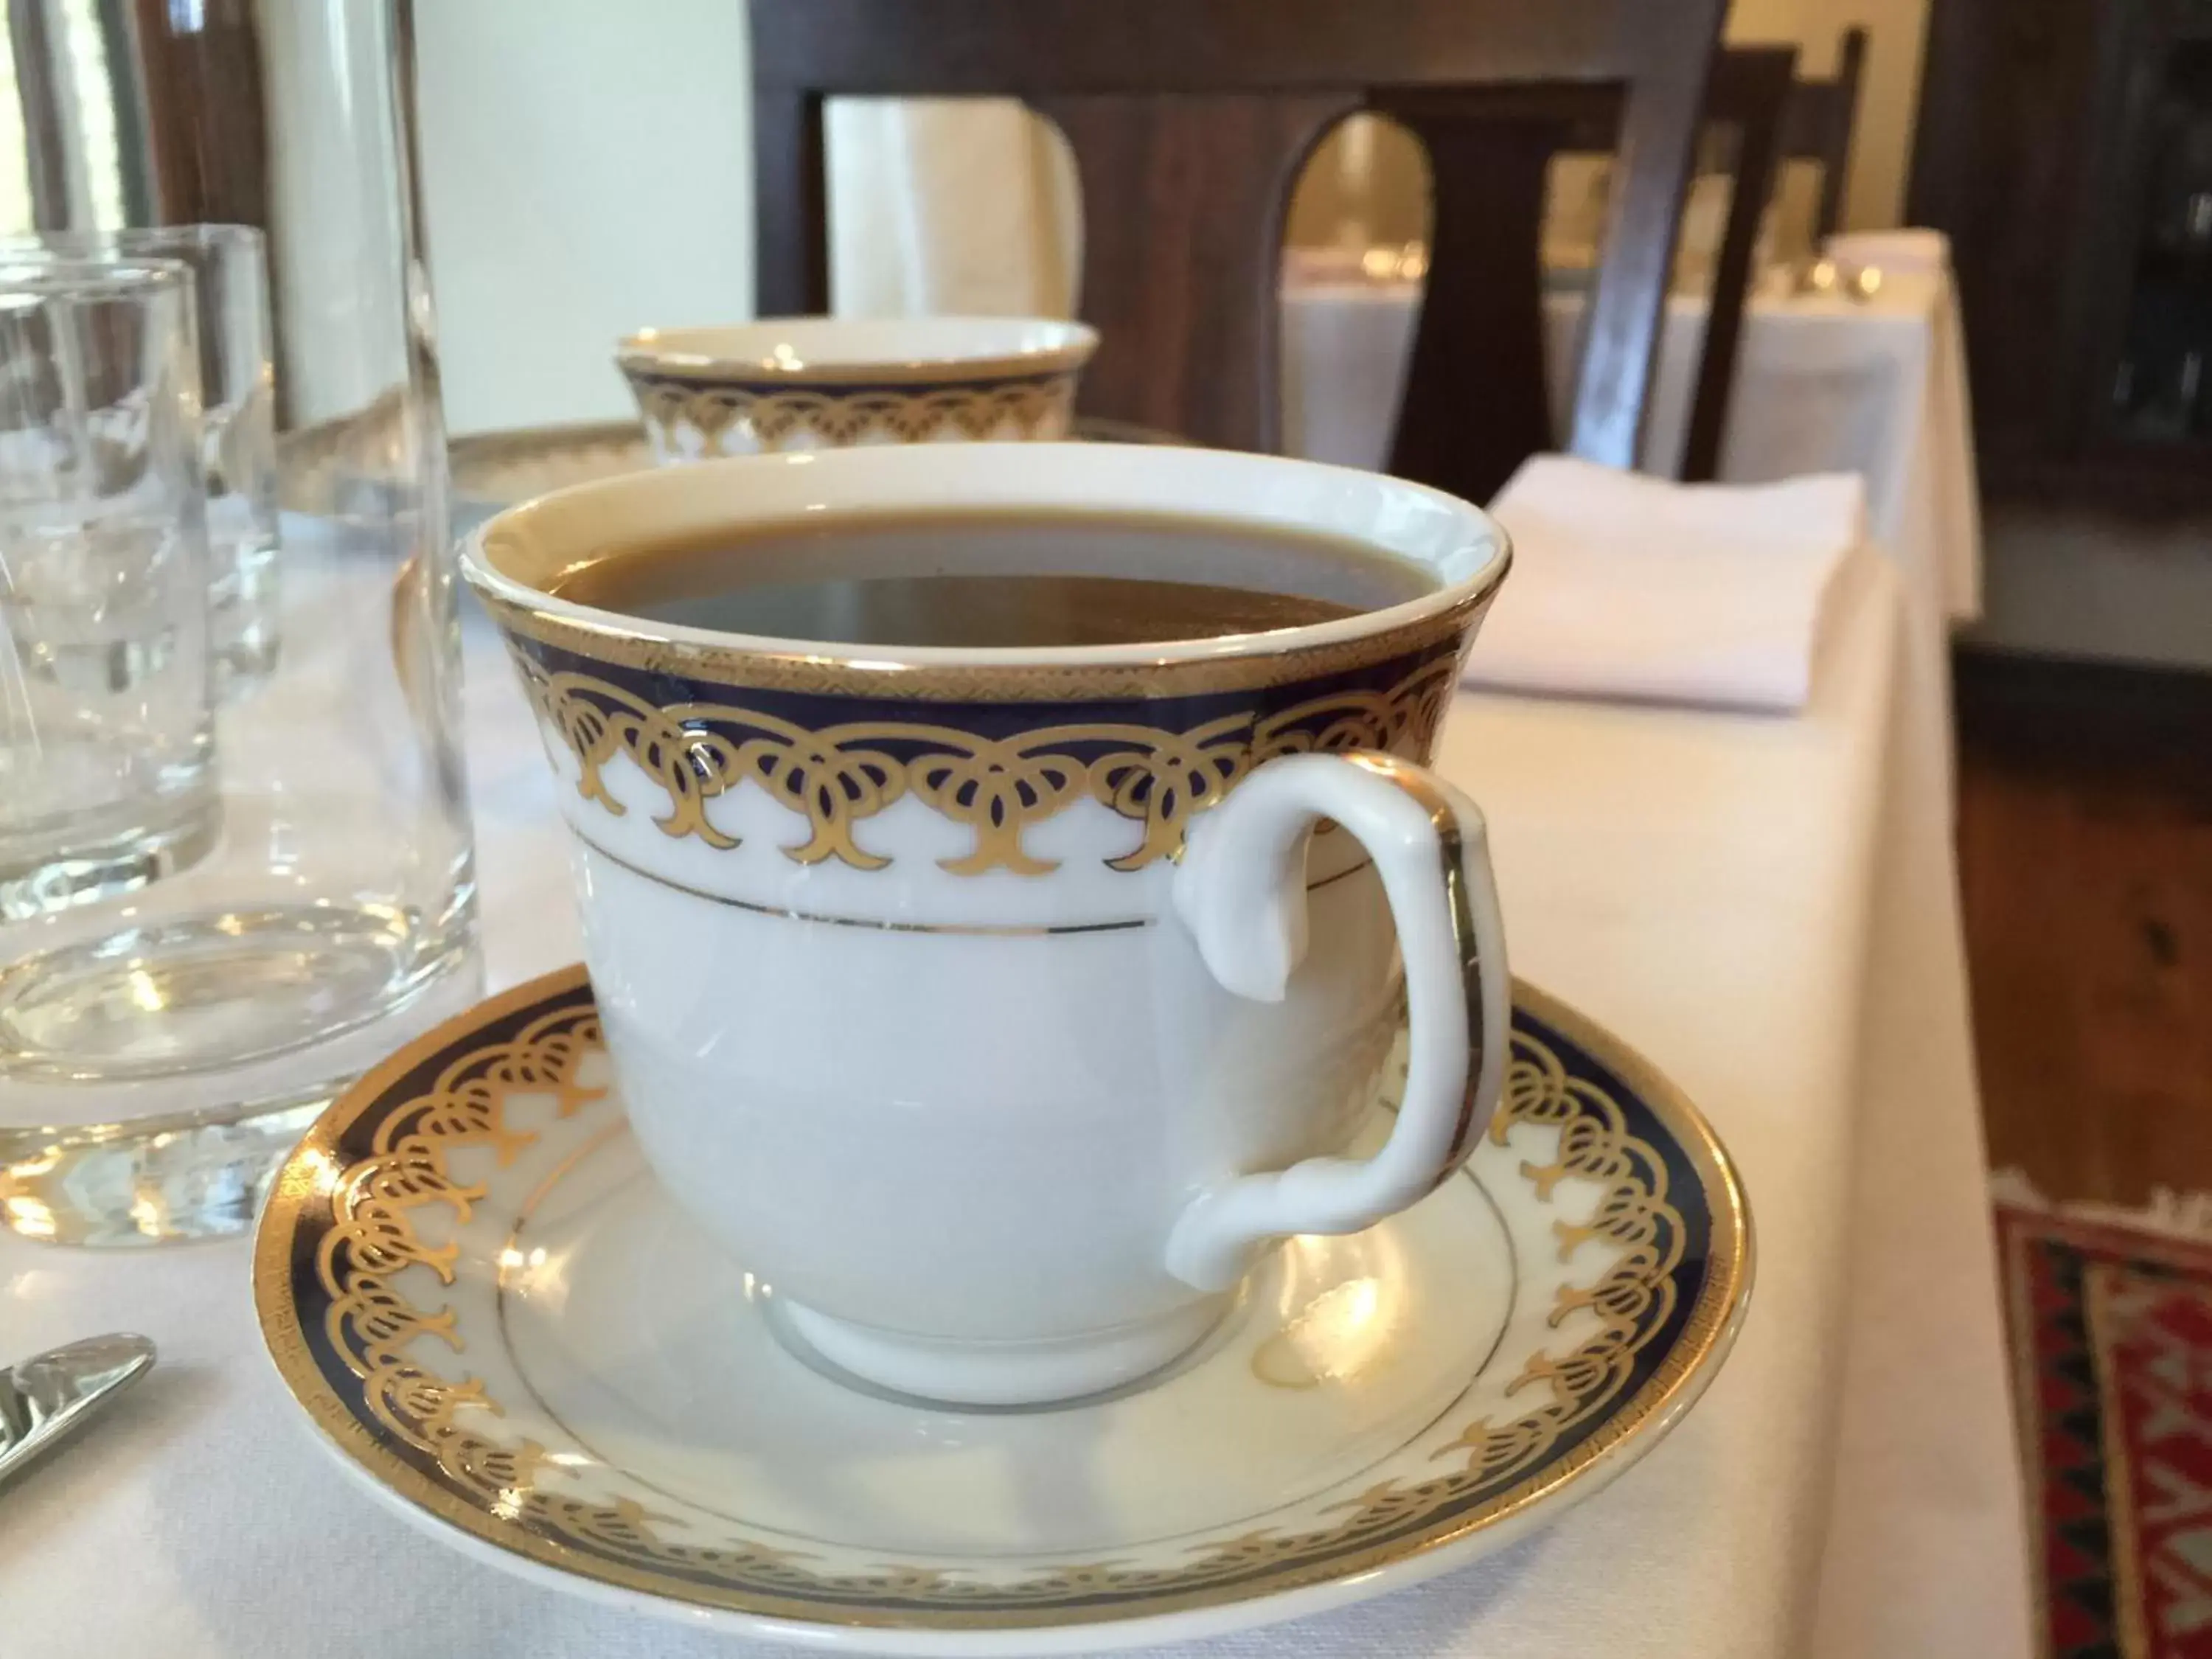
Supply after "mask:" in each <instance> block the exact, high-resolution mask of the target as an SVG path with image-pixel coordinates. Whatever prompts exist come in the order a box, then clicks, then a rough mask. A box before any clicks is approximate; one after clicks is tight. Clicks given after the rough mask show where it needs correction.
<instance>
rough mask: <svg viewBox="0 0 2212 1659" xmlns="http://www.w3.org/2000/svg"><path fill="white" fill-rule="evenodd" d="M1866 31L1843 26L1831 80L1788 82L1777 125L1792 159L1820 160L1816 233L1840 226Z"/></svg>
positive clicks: (1825, 233)
mask: <svg viewBox="0 0 2212 1659" xmlns="http://www.w3.org/2000/svg"><path fill="white" fill-rule="evenodd" d="M1867 39H1868V37H1867V32H1866V30H1864V29H1863V28H1850V29H1845V30H1844V38H1843V45H1842V46H1841V48H1840V49H1839V50H1838V53H1837V58H1836V73H1835V77H1834V79H1832V80H1828V81H1800V82H1797V83H1796V86H1794V87H1792V88H1790V107H1789V111H1788V113H1787V114H1786V116H1785V117H1784V123H1783V129H1782V153H1783V155H1784V157H1785V158H1786V159H1788V160H1790V161H1817V162H1819V163H1820V205H1819V207H1818V208H1817V209H1816V210H1814V216H1813V234H1814V236H1815V237H1816V238H1826V237H1829V236H1832V235H1834V234H1836V233H1837V232H1838V231H1839V230H1841V229H1842V228H1844V187H1845V186H1846V185H1848V184H1849V183H1850V171H1851V137H1852V135H1853V133H1854V131H1856V129H1857V126H1858V118H1859V86H1860V83H1861V82H1863V80H1864V79H1865V77H1866V60H1867Z"/></svg>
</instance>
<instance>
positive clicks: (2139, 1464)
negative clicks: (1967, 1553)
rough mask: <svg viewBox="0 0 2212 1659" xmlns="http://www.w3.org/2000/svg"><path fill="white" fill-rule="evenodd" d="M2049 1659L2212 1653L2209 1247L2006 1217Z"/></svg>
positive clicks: (2043, 1218)
mask: <svg viewBox="0 0 2212 1659" xmlns="http://www.w3.org/2000/svg"><path fill="white" fill-rule="evenodd" d="M1997 1231H1998V1238H1999V1242H2000V1244H2001V1247H2002V1251H2003V1257H2004V1264H2005V1267H2004V1272H2005V1292H2006V1299H2007V1302H2008V1307H2007V1310H2006V1312H2007V1315H2008V1320H2009V1322H2010V1325H2011V1331H2012V1349H2013V1368H2014V1369H2013V1383H2014V1389H2015V1395H2016V1398H2017V1399H2018V1401H2019V1404H2020V1413H2021V1432H2022V1438H2023V1443H2024V1444H2025V1445H2026V1446H2027V1447H2029V1448H2031V1449H2032V1455H2030V1456H2029V1458H2028V1468H2027V1480H2028V1511H2029V1514H2030V1516H2032V1517H2033V1525H2034V1526H2035V1527H2036V1528H2037V1534H2038V1536H2037V1539H2036V1547H2035V1551H2034V1558H2035V1564H2036V1568H2037V1571H2038V1572H2039V1576H2040V1578H2041V1590H2042V1595H2043V1622H2044V1631H2045V1634H2044V1638H2043V1640H2044V1649H2043V1651H2044V1653H2045V1655H2047V1656H2049V1659H2093V1656H2095V1659H2212V1245H2208V1244H2204V1243H2190V1242H2185V1241H2182V1240H2179V1239H2175V1238H2172V1237H2165V1236H2162V1235H2160V1234H2157V1233H2153V1232H2145V1231H2136V1229H2133V1228H2129V1227H2120V1226H2113V1225H2105V1224H2102V1223H2093V1222H2088V1221H2083V1220H2078V1219H2075V1218H2069V1217H2066V1216H2062V1215H2057V1214H2052V1213H2049V1212H2041V1211H2035V1210H2028V1209H2022V1208H2016V1207H2015V1206H2011V1205H2008V1204H2002V1203H2001V1204H1999V1205H1998V1206H1997Z"/></svg>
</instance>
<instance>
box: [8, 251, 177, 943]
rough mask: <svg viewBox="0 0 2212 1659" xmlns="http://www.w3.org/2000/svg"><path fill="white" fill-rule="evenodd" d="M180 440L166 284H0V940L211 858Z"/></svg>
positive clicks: (114, 278) (12, 271) (63, 280)
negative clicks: (6, 927)
mask: <svg viewBox="0 0 2212 1659" xmlns="http://www.w3.org/2000/svg"><path fill="white" fill-rule="evenodd" d="M199 435H200V413H199V366H198V363H197V358H196V354H195V352H194V350H193V346H192V301H191V277H190V276H189V275H188V273H187V272H186V271H185V269H184V268H183V267H182V266H180V265H177V264H82V263H75V262H68V261H55V262H45V261H42V262H40V263H39V264H33V265H27V266H0V922H7V921H21V920H25V919H27V918H30V917H33V916H37V915H42V914H44V913H46V912H47V911H49V910H53V909H58V908H64V907H67V906H70V905H72V904H77V903H83V902H90V901H94V900H97V899H99V898H100V897H101V896H106V895H110V894H114V893H118V892H124V891H128V890H133V889H136V888H138V887H142V886H143V885H144V884H146V883H147V882H149V881H151V880H153V879H155V878H157V877H160V876H162V875H165V874H167V873H168V872H172V871H173V870H176V869H178V868H179V867H181V866H185V865H188V864H190V863H191V862H192V861H193V860H197V859H198V858H199V857H201V856H202V855H203V854H205V853H206V852H207V850H208V848H209V847H210V845H211V844H212V843H213V842H214V840H215V834H216V819H217V815H218V803H217V800H216V791H215V765H214V727H213V723H212V720H211V719H210V712H209V697H208V689H209V668H208V653H207V614H208V607H207V574H206V571H207V546H206V539H205V535H204V530H203V526H202V519H201V495H200V474H199V468H198V465H197V447H198V443H199Z"/></svg>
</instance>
